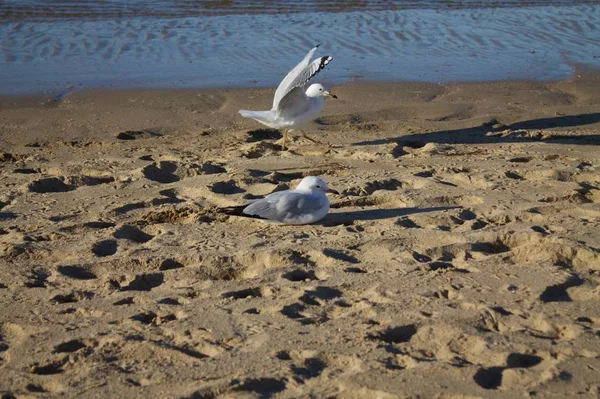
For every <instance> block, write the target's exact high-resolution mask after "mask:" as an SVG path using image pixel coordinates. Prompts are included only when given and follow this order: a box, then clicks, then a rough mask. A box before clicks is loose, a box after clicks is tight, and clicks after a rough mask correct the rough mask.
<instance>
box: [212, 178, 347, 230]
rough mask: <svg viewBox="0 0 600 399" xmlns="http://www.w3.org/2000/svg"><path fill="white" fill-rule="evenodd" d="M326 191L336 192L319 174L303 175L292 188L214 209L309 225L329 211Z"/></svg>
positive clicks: (277, 221) (281, 222)
mask: <svg viewBox="0 0 600 399" xmlns="http://www.w3.org/2000/svg"><path fill="white" fill-rule="evenodd" d="M325 193H333V194H339V193H338V192H337V191H335V190H332V189H330V188H329V187H327V184H326V183H325V182H324V181H323V179H321V178H320V177H315V176H306V177H305V178H304V179H302V181H300V183H299V184H298V186H297V187H296V188H295V189H293V190H285V191H277V192H275V193H271V194H269V195H267V196H266V197H264V198H260V199H256V200H252V201H250V202H248V203H246V204H245V205H241V206H230V207H226V208H218V209H217V211H218V212H221V213H225V214H227V215H233V216H243V217H248V218H254V219H261V220H264V221H270V222H275V223H279V224H311V223H316V222H318V221H319V220H321V219H323V218H324V217H325V216H326V215H327V213H328V212H329V199H328V198H327V195H325Z"/></svg>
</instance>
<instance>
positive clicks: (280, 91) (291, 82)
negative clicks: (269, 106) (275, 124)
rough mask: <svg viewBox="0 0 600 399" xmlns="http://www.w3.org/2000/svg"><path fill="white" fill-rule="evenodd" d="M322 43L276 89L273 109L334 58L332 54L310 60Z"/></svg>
mask: <svg viewBox="0 0 600 399" xmlns="http://www.w3.org/2000/svg"><path fill="white" fill-rule="evenodd" d="M319 46H320V44H317V45H316V46H315V47H313V48H312V49H311V50H310V51H309V52H308V54H306V56H305V57H304V59H303V60H302V61H300V63H299V64H298V65H296V66H295V67H294V69H292V70H291V71H290V72H289V73H288V74H287V75H286V77H285V78H284V79H283V80H282V81H281V83H280V84H279V87H277V90H276V91H275V98H274V99H273V109H274V110H275V109H277V108H278V106H279V102H280V101H281V99H283V97H285V95H286V94H287V93H289V92H290V91H292V90H293V89H295V88H296V87H304V85H305V84H306V83H307V82H308V81H309V80H311V79H312V78H313V76H315V75H316V74H317V73H319V71H321V70H322V69H323V68H325V67H326V66H327V64H329V63H330V62H331V60H332V59H333V58H332V57H330V56H325V57H320V58H317V59H316V60H314V61H313V62H310V59H311V58H312V56H313V55H314V54H315V51H317V48H318V47H319Z"/></svg>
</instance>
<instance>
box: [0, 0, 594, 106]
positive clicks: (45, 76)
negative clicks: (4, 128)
mask: <svg viewBox="0 0 600 399" xmlns="http://www.w3.org/2000/svg"><path fill="white" fill-rule="evenodd" d="M341 4H343V6H342V5H341ZM542 4H543V5H542ZM548 4H550V5H548ZM571 4H573V2H571V1H510V0H504V1H493V0H490V1H481V0H480V1H478V0H464V1H460V2H450V1H441V0H438V1H433V0H431V1H398V2H390V1H355V2H341V1H308V2H295V1H294V2H292V1H285V0H280V1H268V2H267V1H250V2H241V1H221V2H218V1H190V0H172V1H166V2H165V1H156V0H155V1H141V0H130V1H124V0H120V1H116V0H108V1H80V0H79V1H75V0H73V1H65V0H63V1H53V2H49V1H34V0H27V1H22V0H19V1H17V0H5V1H4V2H3V3H2V4H0V71H1V73H0V94H5V95H6V94H25V93H39V92H54V93H57V94H60V93H64V92H65V90H67V91H68V90H74V89H80V88H94V87H116V88H131V87H157V88H176V87H177V88H179V87H219V86H250V87H252V86H276V85H277V84H278V82H279V81H280V80H281V78H282V77H283V76H284V75H285V73H286V72H287V71H288V70H289V69H290V68H291V67H293V66H294V65H295V63H297V62H298V61H299V60H300V59H301V58H302V57H303V56H304V54H305V53H306V52H307V51H308V50H309V49H310V48H311V47H312V46H313V45H314V44H316V43H318V42H322V43H323V46H322V47H321V49H320V50H319V52H318V54H319V55H332V56H333V57H334V60H333V62H332V63H331V64H330V67H329V68H328V69H327V70H326V71H324V72H322V73H321V75H320V76H318V78H317V79H316V80H317V81H320V82H323V83H325V84H331V83H341V82H344V81H348V80H409V81H430V82H450V81H473V80H500V79H560V78H565V77H568V76H570V75H571V74H572V72H573V65H574V64H583V65H587V66H590V67H598V66H600V46H598V44H597V43H598V39H597V38H598V37H600V5H598V3H597V2H592V1H590V2H587V1H579V2H577V5H576V6H573V5H571ZM283 10H289V12H287V13H283V12H282V11H283Z"/></svg>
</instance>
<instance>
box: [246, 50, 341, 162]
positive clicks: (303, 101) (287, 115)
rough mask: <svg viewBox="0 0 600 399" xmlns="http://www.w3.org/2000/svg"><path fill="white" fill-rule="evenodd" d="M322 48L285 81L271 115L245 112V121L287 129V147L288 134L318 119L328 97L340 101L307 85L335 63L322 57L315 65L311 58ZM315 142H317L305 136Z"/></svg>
mask: <svg viewBox="0 0 600 399" xmlns="http://www.w3.org/2000/svg"><path fill="white" fill-rule="evenodd" d="M320 45H321V44H317V45H316V46H315V47H313V48H312V49H311V50H310V51H309V52H308V54H306V56H305V57H304V59H303V60H302V61H300V63H299V64H298V65H296V67H294V69H292V70H291V71H290V72H289V73H288V74H287V75H286V77H285V78H284V79H283V80H282V81H281V83H280V84H279V87H277V90H276V91H275V98H274V99H273V108H271V110H270V111H248V110H244V109H241V110H240V114H241V115H242V116H243V117H244V118H252V119H254V120H256V121H258V122H260V123H262V124H263V125H266V126H268V127H270V128H272V129H283V145H282V146H281V148H282V149H283V150H285V142H286V139H287V131H288V129H289V130H292V129H297V128H299V127H300V126H302V125H303V124H305V123H307V122H310V121H312V120H313V119H315V118H316V117H317V116H318V115H319V114H320V113H321V111H322V110H323V107H325V100H324V97H325V96H329V97H333V98H337V96H335V95H334V94H331V93H330V92H329V90H327V88H326V87H325V86H323V85H322V84H319V83H315V84H312V85H310V86H309V87H308V89H306V84H307V83H308V81H309V80H311V79H312V78H313V76H315V75H316V74H317V73H319V71H321V70H322V69H323V68H325V67H326V66H327V64H329V63H330V62H331V60H332V59H333V58H332V57H330V56H325V57H320V58H317V59H316V60H314V61H312V62H311V58H312V57H313V55H314V54H315V51H317V48H318V47H319V46H320ZM305 137H306V138H307V139H309V140H311V141H315V140H313V139H311V138H309V137H307V136H306V135H305Z"/></svg>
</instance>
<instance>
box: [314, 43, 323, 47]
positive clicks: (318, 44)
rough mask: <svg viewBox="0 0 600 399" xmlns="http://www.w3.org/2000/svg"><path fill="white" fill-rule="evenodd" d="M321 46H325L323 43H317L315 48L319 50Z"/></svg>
mask: <svg viewBox="0 0 600 399" xmlns="http://www.w3.org/2000/svg"><path fill="white" fill-rule="evenodd" d="M321 44H323V43H321V42H319V43H317V45H316V46H315V48H319V47H320V46H321Z"/></svg>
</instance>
